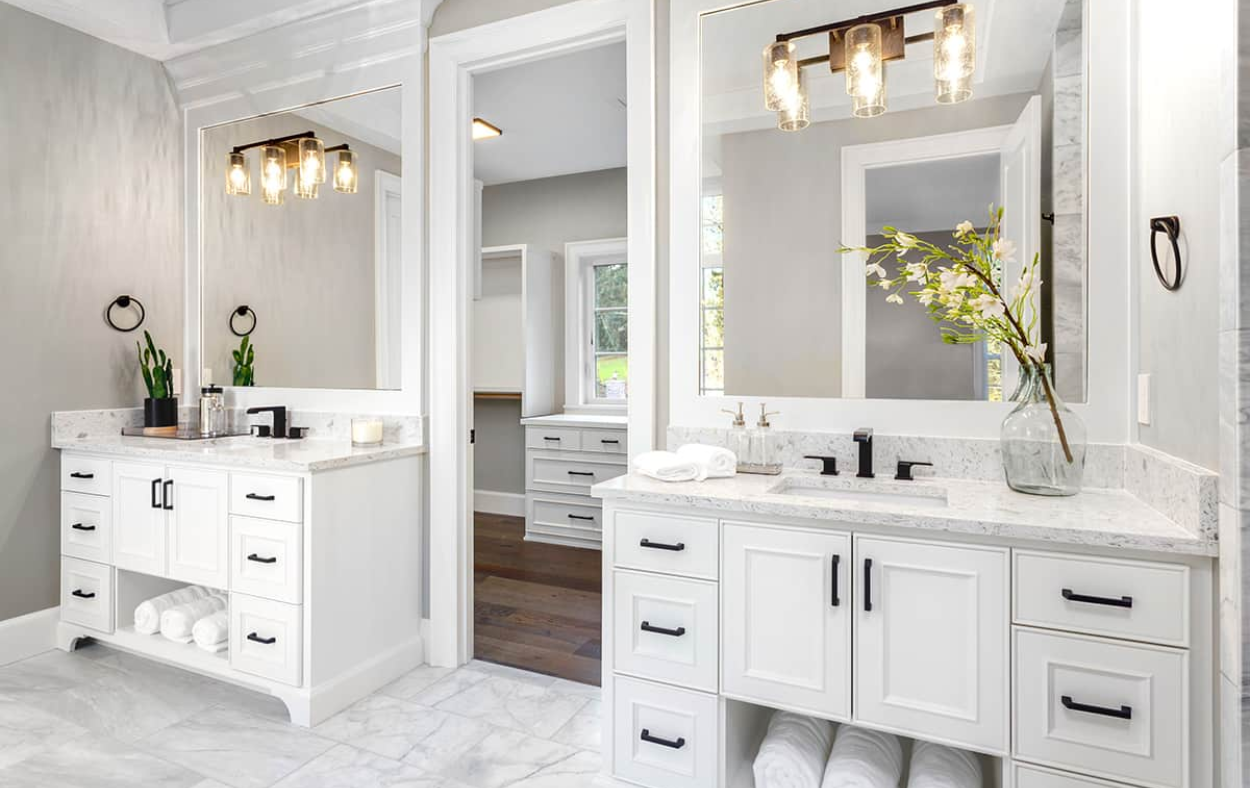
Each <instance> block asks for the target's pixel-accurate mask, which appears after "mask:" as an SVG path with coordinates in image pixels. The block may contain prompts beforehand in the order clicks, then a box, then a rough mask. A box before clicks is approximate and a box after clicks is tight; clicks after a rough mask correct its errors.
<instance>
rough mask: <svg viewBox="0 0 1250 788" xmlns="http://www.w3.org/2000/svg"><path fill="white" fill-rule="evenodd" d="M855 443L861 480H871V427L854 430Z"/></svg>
mask: <svg viewBox="0 0 1250 788" xmlns="http://www.w3.org/2000/svg"><path fill="white" fill-rule="evenodd" d="M855 442H856V443H858V444H859V473H857V474H855V475H856V476H858V477H859V478H861V479H871V478H873V477H874V476H876V474H874V473H873V472H872V427H860V428H859V429H857V430H855Z"/></svg>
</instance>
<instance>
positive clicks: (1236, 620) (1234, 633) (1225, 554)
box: [1216, 504, 1246, 684]
mask: <svg viewBox="0 0 1250 788" xmlns="http://www.w3.org/2000/svg"><path fill="white" fill-rule="evenodd" d="M1245 519H1246V518H1245V515H1244V513H1243V512H1240V511H1238V510H1237V509H1234V508H1232V507H1231V506H1228V505H1226V504H1220V560H1219V586H1218V593H1217V594H1216V601H1217V604H1218V606H1219V633H1218V638H1219V651H1220V664H1219V669H1220V673H1221V675H1223V676H1224V677H1225V678H1226V679H1228V680H1229V681H1232V682H1235V683H1238V684H1240V683H1241V676H1242V672H1243V671H1242V660H1243V656H1242V653H1243V644H1242V642H1241V637H1240V635H1239V633H1240V632H1241V625H1242V616H1243V612H1242V596H1243V594H1244V589H1243V587H1242V585H1243V582H1242V566H1241V564H1242V550H1243V548H1242V535H1241V529H1242V526H1243V521H1244V520H1245Z"/></svg>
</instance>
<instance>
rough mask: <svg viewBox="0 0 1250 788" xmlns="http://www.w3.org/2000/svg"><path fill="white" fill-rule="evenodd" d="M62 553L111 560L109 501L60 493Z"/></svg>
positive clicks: (98, 559) (91, 559)
mask: <svg viewBox="0 0 1250 788" xmlns="http://www.w3.org/2000/svg"><path fill="white" fill-rule="evenodd" d="M61 555H68V556H72V557H73V558H82V559H84V560H86V561H96V562H97V563H101V564H107V563H109V562H110V561H111V560H112V558H113V503H112V501H110V500H109V499H108V498H104V497H101V496H99V495H84V494H83V493H72V492H63V493H61Z"/></svg>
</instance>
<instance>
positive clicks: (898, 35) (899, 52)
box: [777, 0, 959, 73]
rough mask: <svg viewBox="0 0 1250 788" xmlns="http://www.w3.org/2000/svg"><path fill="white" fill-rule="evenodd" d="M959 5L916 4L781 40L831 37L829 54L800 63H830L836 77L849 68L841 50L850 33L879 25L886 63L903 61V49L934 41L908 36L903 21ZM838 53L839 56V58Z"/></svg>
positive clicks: (948, 1)
mask: <svg viewBox="0 0 1250 788" xmlns="http://www.w3.org/2000/svg"><path fill="white" fill-rule="evenodd" d="M958 2H959V0H930V2H927V3H916V4H915V5H909V6H903V7H902V8H894V9H891V10H889V11H882V12H881V13H879V14H865V15H864V16H857V17H854V18H853V19H843V20H842V21H840V22H831V23H829V24H827V25H817V26H815V27H805V28H803V29H802V30H794V31H792V32H789V33H778V34H777V40H778V41H795V40H797V39H800V38H810V37H812V36H817V35H820V34H821V33H828V34H829V54H828V55H818V56H816V57H808V58H803V59H801V60H799V68H806V67H808V66H815V65H819V64H821V63H828V64H829V70H830V71H833V72H835V73H836V72H838V71H842V70H843V69H845V68H846V62H845V58H844V52H845V49H844V47H842V46H840V44H841V43H842V41H843V39H844V37H845V35H846V31H848V30H850V29H851V28H852V27H855V26H857V25H867V24H879V25H882V27H883V31H882V32H883V35H882V45H883V46H882V48H883V50H884V51H883V53H882V60H885V61H890V60H900V59H902V58H903V57H905V52H904V49H903V48H904V47H905V46H906V45H907V44H919V43H923V42H925V41H932V40H933V33H918V34H916V35H914V36H908V35H905V34H904V32H903V17H904V16H906V15H908V14H915V13H919V12H921V11H931V10H933V9H935V8H944V7H946V6H948V5H955V4H957V3H958ZM834 53H836V55H835V54H834Z"/></svg>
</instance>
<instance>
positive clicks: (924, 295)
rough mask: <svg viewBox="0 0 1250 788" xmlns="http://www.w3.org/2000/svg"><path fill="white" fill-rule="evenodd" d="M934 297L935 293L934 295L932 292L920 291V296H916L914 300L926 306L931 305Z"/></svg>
mask: <svg viewBox="0 0 1250 788" xmlns="http://www.w3.org/2000/svg"><path fill="white" fill-rule="evenodd" d="M936 296H937V293H934V292H933V291H932V290H921V291H920V295H918V296H916V300H917V301H919V302H920V303H922V304H924V305H925V306H928V305H929V304H932V303H933V299H934V297H936Z"/></svg>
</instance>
